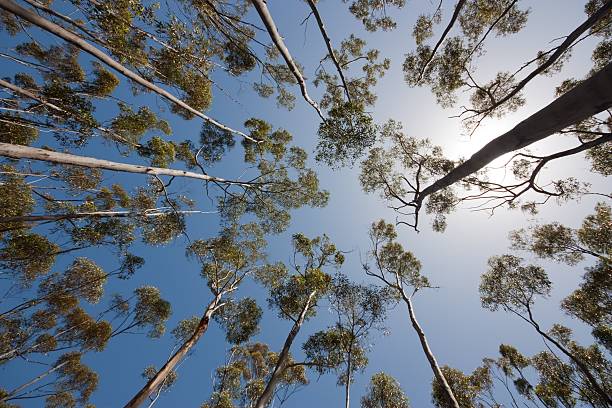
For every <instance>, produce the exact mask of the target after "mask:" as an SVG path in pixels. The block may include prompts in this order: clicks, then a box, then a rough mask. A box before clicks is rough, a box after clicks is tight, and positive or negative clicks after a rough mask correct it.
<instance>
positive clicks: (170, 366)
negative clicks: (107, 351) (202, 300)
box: [124, 295, 221, 408]
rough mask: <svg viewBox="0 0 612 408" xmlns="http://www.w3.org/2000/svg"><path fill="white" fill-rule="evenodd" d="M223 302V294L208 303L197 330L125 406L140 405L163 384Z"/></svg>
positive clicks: (133, 407)
mask: <svg viewBox="0 0 612 408" xmlns="http://www.w3.org/2000/svg"><path fill="white" fill-rule="evenodd" d="M220 303H221V295H217V296H215V298H214V299H213V301H212V302H210V304H209V305H208V307H207V308H206V310H205V311H204V315H203V316H202V318H201V319H200V322H199V323H198V326H197V328H196V330H195V331H194V332H193V334H192V335H191V337H190V338H189V339H188V340H187V341H186V342H185V343H183V345H182V346H181V347H180V348H179V349H178V350H177V351H176V352H175V353H174V354H173V355H172V357H170V359H169V360H168V361H167V362H166V364H164V366H163V367H162V368H161V369H160V370H159V371H158V372H157V374H155V376H154V377H153V378H151V379H150V380H149V381H148V382H147V384H146V385H145V386H144V387H142V389H141V390H140V391H138V392H137V393H136V395H134V397H133V398H132V399H131V400H130V402H128V403H127V404H125V407H124V408H136V407H138V406H140V405H141V404H142V403H143V402H144V401H145V400H146V399H147V398H148V397H149V395H151V394H152V393H154V392H155V391H156V390H157V389H158V388H159V387H161V386H163V383H164V381H165V379H166V377H167V376H168V374H170V373H171V372H172V370H174V368H175V367H176V365H177V364H178V363H179V362H180V361H181V360H182V359H183V358H184V357H185V356H186V355H187V353H189V351H191V349H192V348H193V346H195V345H196V343H197V342H198V341H199V340H200V338H202V336H203V335H204V333H206V330H208V323H209V322H210V318H211V317H212V315H213V314H214V313H215V311H216V310H217V309H218V308H219V305H220Z"/></svg>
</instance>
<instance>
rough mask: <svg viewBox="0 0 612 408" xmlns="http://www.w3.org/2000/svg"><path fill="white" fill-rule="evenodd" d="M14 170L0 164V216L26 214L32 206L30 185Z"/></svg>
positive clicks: (8, 224) (6, 225)
mask: <svg viewBox="0 0 612 408" xmlns="http://www.w3.org/2000/svg"><path fill="white" fill-rule="evenodd" d="M0 123H1V122H0ZM0 126H1V125H0ZM16 170H17V169H16V168H15V167H13V166H9V165H0V172H1V173H0V217H19V216H22V215H27V214H29V213H31V212H32V210H33V208H34V204H35V201H34V198H33V197H32V190H31V187H30V185H29V184H27V183H26V181H25V179H24V177H23V176H21V175H19V174H18V172H17V171H16ZM22 225H23V223H15V222H11V223H7V224H4V228H6V230H10V229H12V228H16V227H19V226H22ZM3 234H4V232H3V231H2V232H0V237H1V236H2V235H3Z"/></svg>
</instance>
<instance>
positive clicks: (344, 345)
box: [302, 274, 392, 408]
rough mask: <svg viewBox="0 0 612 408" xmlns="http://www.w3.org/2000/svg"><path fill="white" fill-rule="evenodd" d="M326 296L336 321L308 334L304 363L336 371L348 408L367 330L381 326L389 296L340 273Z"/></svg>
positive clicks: (364, 361)
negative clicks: (351, 388)
mask: <svg viewBox="0 0 612 408" xmlns="http://www.w3.org/2000/svg"><path fill="white" fill-rule="evenodd" d="M329 298H330V303H331V308H332V310H333V312H334V313H335V314H336V324H335V325H333V326H332V327H330V328H328V329H327V330H322V331H319V332H317V333H315V334H313V335H311V336H310V337H309V338H308V340H307V341H306V342H305V343H304V345H303V346H302V348H303V350H304V354H305V355H306V361H308V365H309V366H310V367H312V368H313V369H315V370H316V371H317V372H318V373H319V374H324V373H326V372H329V371H336V372H337V373H338V385H342V386H344V401H345V402H344V406H345V407H346V408H348V407H349V406H350V387H351V383H353V378H354V373H356V372H358V371H361V370H363V369H364V368H365V367H366V366H367V364H368V357H367V352H368V351H369V350H368V347H369V345H370V344H371V341H370V340H371V339H370V334H371V333H370V332H371V331H372V330H381V329H383V327H382V324H383V322H384V320H385V318H386V312H387V308H388V306H389V303H390V302H391V300H392V299H391V296H390V293H389V291H388V290H385V289H383V290H381V289H379V288H377V287H376V286H366V285H361V284H356V283H353V282H351V281H350V280H349V279H348V277H346V276H345V275H341V274H338V275H336V276H335V277H334V280H333V281H332V288H331V290H330V295H329Z"/></svg>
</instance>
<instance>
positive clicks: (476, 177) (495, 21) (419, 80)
mask: <svg viewBox="0 0 612 408" xmlns="http://www.w3.org/2000/svg"><path fill="white" fill-rule="evenodd" d="M611 7H612V4H611V3H610V2H609V1H598V0H590V1H588V2H587V3H586V5H585V13H586V14H587V18H586V20H585V21H584V22H583V23H582V24H580V25H579V26H578V27H576V28H575V29H574V30H573V31H572V32H571V33H569V35H567V36H566V37H564V40H563V41H562V42H561V43H560V44H559V45H556V46H554V47H552V48H551V49H549V50H546V51H541V52H539V53H538V54H537V55H536V56H535V57H534V58H533V59H531V60H529V61H527V62H525V63H524V64H522V65H521V66H520V67H519V68H518V69H516V70H515V71H514V72H505V71H502V72H499V73H498V74H496V76H495V78H494V79H492V80H491V81H490V82H487V83H480V81H479V80H477V79H475V78H476V77H477V76H476V73H477V72H476V71H477V70H476V68H477V64H476V61H477V59H478V57H480V56H481V55H482V54H483V53H484V52H485V51H486V50H485V43H486V40H487V39H490V36H491V35H492V34H495V35H497V36H508V35H512V34H515V33H517V32H519V31H520V30H522V28H523V27H524V26H525V25H526V24H527V20H528V16H529V10H528V9H522V8H521V7H520V4H519V2H518V1H513V0H508V1H501V0H500V1H492V2H481V1H463V0H461V1H458V2H457V3H456V5H455V8H454V11H453V14H452V16H451V18H450V21H449V22H448V25H447V26H446V29H445V30H444V31H443V33H442V35H441V37H440V38H439V39H438V41H437V42H436V44H435V45H434V46H433V47H432V46H430V45H427V44H426V43H427V42H428V40H429V39H430V38H431V37H433V33H434V26H436V25H438V24H440V23H441V22H442V11H441V9H440V7H439V6H438V7H437V8H436V10H435V11H434V12H433V13H431V14H429V15H422V16H420V17H419V18H418V20H417V23H416V25H415V27H414V31H413V36H414V38H415V41H416V43H417V48H416V50H415V51H412V52H409V53H408V54H407V57H406V60H405V61H404V65H403V69H404V72H405V77H406V81H407V82H408V84H409V85H410V86H428V87H430V88H431V89H432V92H433V93H434V95H435V96H436V98H437V100H438V102H439V103H440V104H441V105H442V106H443V107H450V106H453V105H454V104H455V103H456V101H457V95H458V94H459V93H460V92H463V91H465V92H468V93H469V102H468V103H467V104H464V107H463V110H462V111H461V112H460V113H459V115H458V117H460V118H461V119H462V121H463V123H464V125H466V127H467V130H468V131H469V132H473V131H474V130H475V129H476V128H478V126H479V125H480V123H482V122H483V121H484V120H486V119H489V118H499V117H502V116H504V115H505V114H507V113H508V112H514V111H516V110H517V109H518V108H519V107H521V106H523V105H524V104H525V102H526V100H525V98H524V96H523V95H522V91H523V90H524V89H525V88H527V86H528V84H529V83H530V82H531V81H532V80H533V79H534V78H536V77H537V76H539V75H554V74H556V73H558V72H559V71H560V70H561V68H562V66H563V64H564V63H565V62H567V61H568V60H569V59H570V57H571V56H570V52H571V50H572V48H573V47H575V46H576V45H577V44H579V43H582V42H583V40H585V39H587V38H589V37H591V38H599V39H600V42H599V44H597V45H596V46H595V47H594V49H593V58H592V59H593V69H592V70H591V71H590V72H589V73H588V75H587V77H586V78H584V79H581V80H577V79H574V78H570V79H567V80H565V81H564V82H563V83H562V84H561V85H560V86H559V87H558V88H557V89H556V90H555V98H556V99H555V100H554V101H553V102H552V103H550V104H549V105H548V106H546V107H544V108H543V109H541V110H539V111H538V112H536V113H535V114H533V115H531V116H529V117H528V118H526V119H525V120H523V121H522V122H520V123H519V124H517V125H516V126H515V127H514V128H512V129H511V130H509V131H508V132H506V133H505V134H503V135H501V136H499V137H497V138H495V139H493V140H492V141H491V142H489V143H487V144H486V145H485V146H484V147H483V148H481V149H480V150H478V151H477V152H475V153H474V154H473V155H472V156H471V157H470V158H469V159H459V160H450V159H447V158H445V157H444V155H443V151H442V149H441V148H440V147H437V146H432V145H431V144H430V143H429V142H428V141H427V139H416V138H408V137H405V136H403V135H401V131H400V129H399V128H398V126H397V125H396V124H395V123H392V124H388V125H387V126H386V128H384V129H383V132H382V138H383V140H390V141H391V147H386V146H385V145H384V142H381V145H380V146H379V147H376V148H374V149H372V150H370V153H369V155H368V158H367V159H366V160H365V162H364V164H363V166H362V184H363V186H364V190H366V191H368V192H373V191H377V192H380V194H381V195H382V196H383V198H384V199H386V200H389V201H391V202H392V206H393V208H395V209H396V210H397V211H398V212H399V213H400V215H402V216H404V217H405V218H404V220H403V221H402V222H403V223H405V224H406V225H409V226H411V227H413V228H415V229H416V228H418V225H419V224H418V223H419V214H420V210H421V209H422V207H425V210H426V212H427V213H433V214H435V219H434V228H435V229H440V227H442V226H443V225H444V222H443V220H444V216H445V215H446V214H448V213H449V212H450V211H452V210H454V209H455V208H456V207H457V205H458V204H459V203H462V202H472V201H477V202H479V205H480V206H479V207H478V208H481V209H486V210H490V211H493V210H495V209H496V208H499V207H501V206H508V207H510V208H516V207H521V208H522V209H524V210H526V211H529V212H535V211H537V205H538V204H541V202H542V201H544V202H546V201H548V200H549V199H550V198H555V199H557V200H558V201H564V200H567V199H574V198H577V197H580V196H581V195H583V194H584V193H585V192H588V185H585V184H584V183H582V182H580V181H579V180H578V179H577V178H575V177H572V178H569V179H565V180H563V179H560V180H554V179H553V180H551V181H550V182H548V183H542V182H541V181H539V180H538V176H540V175H541V173H542V170H543V169H544V168H545V166H546V165H548V164H549V163H551V162H552V161H554V160H558V159H562V158H566V157H571V156H574V155H578V154H580V153H585V152H586V153H587V157H588V158H589V159H590V160H591V163H592V168H593V170H594V171H595V172H599V173H600V174H602V175H604V176H607V175H609V172H608V171H607V170H606V168H607V165H606V164H605V162H606V161H605V160H602V157H604V156H605V155H606V152H608V151H609V147H608V146H609V144H610V143H609V142H610V140H611V139H610V138H611V135H610V129H609V118H608V116H607V111H606V109H608V108H609V107H610V105H611V104H612V100H611V99H610V97H609V95H610V94H612V82H610V78H611V75H610V70H611V69H612V67H611V66H610V64H609V52H608V51H609V41H610V35H611V32H610V29H609V27H610V15H611V14H610V10H611ZM455 31H458V33H457V34H456V35H455V36H451V35H452V33H454V32H455ZM527 69H531V72H529V73H527V74H523V73H524V72H526V70H527ZM521 75H524V76H523V78H520V76H521ZM556 135H563V137H566V136H565V135H570V136H574V137H576V139H577V145H576V147H573V148H570V149H567V150H560V151H556V152H551V153H549V154H545V155H535V154H531V153H529V152H527V151H523V150H521V149H523V148H526V147H528V146H530V145H532V144H533V143H535V142H538V141H540V140H543V139H546V138H548V137H557V138H558V137H561V136H556ZM507 153H514V155H513V156H512V158H511V159H510V160H508V162H507V163H506V167H507V168H508V169H509V170H510V171H511V172H512V173H513V175H514V177H515V179H516V182H510V183H498V182H494V181H491V179H490V178H489V177H488V175H489V172H488V171H487V169H486V166H487V165H488V164H489V163H491V162H492V161H493V160H495V159H496V158H499V157H501V156H502V155H504V154H507ZM388 156H391V157H393V158H394V160H392V159H391V158H390V157H388ZM432 157H435V158H437V159H439V160H438V161H441V160H444V162H445V164H444V168H439V167H436V166H433V165H432V163H431V162H432ZM373 173H374V174H375V175H372V174H373ZM463 190H467V193H465V194H464V193H463ZM470 190H472V191H470ZM473 190H476V191H475V192H473Z"/></svg>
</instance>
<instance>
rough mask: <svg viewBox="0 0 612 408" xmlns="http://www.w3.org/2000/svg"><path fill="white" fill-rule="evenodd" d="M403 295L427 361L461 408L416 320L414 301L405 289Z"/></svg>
mask: <svg viewBox="0 0 612 408" xmlns="http://www.w3.org/2000/svg"><path fill="white" fill-rule="evenodd" d="M401 294H402V299H403V300H404V302H405V303H406V306H407V307H408V315H409V316H410V321H411V322H412V327H413V328H414V331H416V333H417V335H418V336H419V341H420V342H421V347H422V348H423V352H424V353H425V356H426V357H427V360H428V361H429V365H430V366H431V370H432V371H433V373H434V376H435V377H436V379H437V380H438V381H439V382H440V384H441V385H442V388H444V391H445V392H446V396H447V397H448V399H449V400H450V401H451V403H452V404H453V407H454V408H460V407H459V403H458V402H457V399H456V398H455V394H454V393H453V390H452V389H451V387H450V385H448V382H447V381H446V377H444V373H443V372H442V370H441V369H440V366H439V365H438V362H437V361H436V358H435V357H434V355H433V352H432V351H431V349H430V348H429V344H428V343H427V337H425V332H424V331H423V329H422V328H421V326H420V325H419V322H418V320H417V319H416V315H415V314H414V308H413V306H412V299H411V298H410V297H408V296H406V294H405V293H404V289H401Z"/></svg>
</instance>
